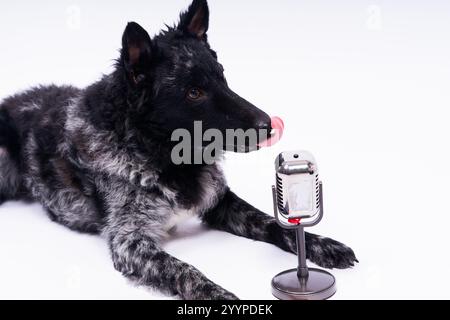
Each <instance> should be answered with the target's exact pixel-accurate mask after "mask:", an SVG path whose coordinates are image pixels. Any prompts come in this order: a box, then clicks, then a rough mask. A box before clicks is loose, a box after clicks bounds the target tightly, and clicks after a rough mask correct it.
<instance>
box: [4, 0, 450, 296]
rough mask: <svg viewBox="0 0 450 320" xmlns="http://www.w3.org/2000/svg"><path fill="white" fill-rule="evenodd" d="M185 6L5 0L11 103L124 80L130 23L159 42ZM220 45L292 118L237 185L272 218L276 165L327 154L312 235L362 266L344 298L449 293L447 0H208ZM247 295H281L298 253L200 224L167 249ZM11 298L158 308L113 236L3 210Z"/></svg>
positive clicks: (243, 80) (263, 99)
mask: <svg viewBox="0 0 450 320" xmlns="http://www.w3.org/2000/svg"><path fill="white" fill-rule="evenodd" d="M188 4H189V1H188V0H177V1H173V0H172V1H162V0H159V1H156V0H155V1H151V0H145V1H137V0H135V1H131V0H129V1H106V0H104V1H96V2H95V3H94V2H93V1H87V0H78V1H77V0H74V1H61V0H59V1H56V0H54V1H50V0H45V1H44V0H42V1H24V0H16V1H13V2H11V1H3V2H2V4H0V25H1V28H0V41H1V43H2V45H1V50H0V70H1V74H0V79H1V81H0V83H1V85H0V97H2V98H4V97H6V96H7V95H10V94H12V93H15V92H17V91H18V90H23V89H26V88H28V87H29V86H30V85H35V84H39V83H44V84H47V83H52V82H53V83H57V84H66V83H70V84H75V85H77V86H80V87H84V86H86V85H88V84H90V83H92V82H93V81H95V80H96V79H98V78H99V77H100V75H101V73H108V72H110V70H111V66H112V64H113V59H115V58H117V56H118V53H117V50H118V49H119V46H120V40H121V35H122V31H123V29H124V27H125V25H126V22H127V21H131V20H135V21H137V22H139V23H141V24H142V25H143V26H144V27H146V28H147V30H148V31H149V32H150V33H151V34H155V33H156V32H158V30H159V29H160V28H161V27H162V26H163V23H169V24H172V23H173V22H175V21H176V20H177V18H178V14H179V11H180V10H181V9H183V8H186V7H187V5H188ZM210 9H211V27H210V32H209V35H210V41H211V44H212V46H213V48H214V49H216V50H217V51H218V53H219V58H220V60H221V62H222V63H223V64H224V66H225V68H226V75H227V77H228V81H229V83H230V85H231V86H232V88H233V89H234V90H235V91H237V92H238V93H239V94H241V95H242V96H244V97H245V98H247V99H248V100H250V101H252V102H253V103H254V104H256V105H257V106H259V107H261V108H262V109H264V110H266V111H267V112H268V113H270V114H272V115H279V116H281V117H283V119H284V120H285V122H286V132H285V138H284V140H283V141H282V142H281V143H280V144H279V145H277V146H276V147H274V148H272V149H267V150H263V151H261V152H259V153H254V154H250V155H229V156H228V161H227V163H226V165H225V169H226V172H227V176H228V179H229V183H230V185H231V186H232V188H233V190H234V191H236V192H237V193H238V194H239V195H241V196H242V197H243V198H245V199H246V200H248V201H249V202H251V203H252V204H254V205H255V206H257V207H259V208H261V209H263V210H265V211H266V212H267V213H271V208H272V202H271V201H272V200H271V192H270V187H271V184H272V183H273V181H272V180H273V170H274V169H273V161H274V159H275V157H276V155H277V154H278V153H279V152H281V151H283V150H291V149H307V150H310V151H311V152H313V154H314V155H315V156H316V158H317V160H318V162H319V166H320V169H321V176H322V179H323V180H324V184H325V202H326V217H325V219H324V221H323V222H322V223H321V224H320V225H319V226H318V227H316V228H315V230H312V231H314V232H317V233H320V234H323V235H326V236H330V237H333V238H335V239H338V240H340V241H342V242H345V243H346V244H348V245H350V246H351V247H352V248H353V249H354V250H355V252H356V254H357V256H358V258H359V260H360V262H361V263H360V264H359V265H358V266H356V267H355V268H354V269H352V270H344V271H333V273H334V274H335V276H336V277H337V281H338V287H339V288H338V293H337V294H336V296H335V297H334V298H335V299H350V298H353V299H369V298H370V299H372V298H374V299H393V298H406V299H409V298H450V295H449V293H448V290H446V289H447V286H448V285H450V275H449V274H448V270H449V267H450V258H449V252H448V244H449V240H450V239H449V235H448V234H449V232H448V223H449V222H450V218H449V214H450V205H449V203H448V199H449V193H448V190H449V188H448V181H449V178H450V168H449V165H448V164H449V161H450V153H449V146H448V142H447V138H448V136H449V133H450V132H449V131H450V130H449V128H448V121H449V112H448V110H449V108H450V93H449V84H450V81H449V80H450V62H449V57H450V44H449V42H450V39H449V31H450V4H449V2H448V1H444V0H442V1H438V0H434V1H418V0H416V1H406V0H403V1H387V0H386V1H382V0H372V1H365V0H358V1H357V0H354V1H350V0H346V1H339V2H336V1H325V0H320V1H318V0H315V1H297V0H282V1H258V0H252V1H249V0H246V1H238V0H236V1H217V0H215V1H214V0H211V1H210ZM166 248H167V250H168V251H169V252H170V253H172V254H174V255H175V256H176V257H178V258H180V259H182V260H185V261H187V262H189V263H192V264H193V265H195V266H197V267H198V268H199V269H200V270H202V271H203V272H204V273H205V274H206V275H208V276H209V277H210V278H211V279H213V280H214V281H216V282H217V283H219V284H221V285H222V286H224V287H226V288H227V289H229V290H231V291H233V292H234V293H236V294H237V295H238V296H239V297H240V298H242V299H272V296H271V293H270V280H271V278H272V277H273V276H274V275H275V274H276V273H278V272H280V271H282V270H285V269H288V268H292V267H295V263H296V258H295V257H294V256H293V255H290V254H288V253H284V252H282V251H281V250H279V249H277V248H275V247H273V246H270V245H268V244H263V243H256V242H253V241H250V240H247V239H241V238H237V237H234V236H231V235H228V234H224V233H220V232H215V231H208V230H206V229H204V228H203V227H201V226H199V224H198V222H197V221H195V220H193V221H189V223H187V225H185V226H183V227H182V228H181V229H180V230H179V231H178V234H177V235H176V236H175V238H174V239H173V240H171V241H170V242H169V243H167V245H166ZM0 298H8V299H9V298H26V299H30V298H31V299H35V298H39V299H48V298H57V299H58V298H59V299H66V298H75V299H84V298H86V299H93V298H106V299H110V298H112V299H116V298H120V299H135V298H137V299H153V298H155V299H157V298H165V297H164V296H163V295H161V294H159V293H157V292H152V291H149V290H147V289H144V288H137V287H135V286H134V285H133V284H132V283H130V282H128V281H127V280H125V279H124V278H123V277H122V276H121V275H120V274H119V273H117V272H116V271H114V268H113V266H112V263H111V260H110V257H109V252H108V248H107V245H106V243H105V242H104V240H103V239H101V238H98V237H93V236H87V235H81V234H77V233H74V232H71V231H69V230H66V229H65V228H63V227H61V226H59V225H56V224H54V223H51V222H50V221H49V220H48V219H47V217H46V216H45V214H44V212H43V210H42V209H41V208H40V206H39V205H37V204H36V205H26V204H22V203H7V204H5V205H3V206H1V207H0Z"/></svg>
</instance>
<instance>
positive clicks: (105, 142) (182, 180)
mask: <svg viewBox="0 0 450 320" xmlns="http://www.w3.org/2000/svg"><path fill="white" fill-rule="evenodd" d="M208 22H209V11H208V6H207V3H206V0H194V2H193V3H192V4H191V6H190V7H189V9H188V10H187V11H186V12H184V13H182V15H181V19H180V23H179V25H178V26H176V27H173V28H172V27H169V28H168V30H166V31H163V32H162V33H160V34H159V35H158V36H156V37H155V38H154V39H150V37H149V35H148V34H147V32H146V31H145V30H144V29H143V28H142V27H140V26H139V25H138V24H136V23H129V24H128V26H127V28H126V30H125V33H124V35H123V48H122V52H121V57H120V58H119V59H118V62H117V65H116V69H115V71H114V72H113V73H112V74H110V75H107V76H105V77H103V78H102V79H101V80H100V81H98V82H97V83H95V84H93V85H92V86H90V87H88V88H87V89H84V90H80V89H76V88H73V87H56V86H47V87H38V88H34V89H32V90H29V91H27V92H25V93H21V94H18V95H15V96H12V97H10V98H8V99H6V100H5V101H4V102H3V103H2V104H1V105H0V201H5V200H10V199H31V200H33V201H38V202H40V203H41V204H42V205H43V206H44V208H45V209H46V211H47V212H48V215H49V216H50V218H51V219H52V220H53V221H56V222H58V223H61V224H63V225H64V226H67V227H68V228H70V229H72V230H76V231H80V232H88V233H93V234H102V235H104V236H105V237H106V238H107V240H108V242H109V246H110V249H111V254H112V259H113V262H114V266H115V267H116V269H117V270H119V271H120V272H122V273H123V274H124V275H125V276H126V277H129V278H131V279H134V280H136V281H137V283H139V284H142V285H145V286H152V287H156V288H159V289H161V290H163V291H164V292H166V293H168V294H173V295H179V297H181V298H183V299H236V296H234V295H233V294H232V293H230V292H228V291H226V290H224V289H223V288H221V287H220V286H218V285H216V284H214V283H213V282H212V281H210V280H209V279H207V278H206V277H205V276H204V275H203V274H202V273H201V272H199V271H198V270H197V269H195V268H194V267H192V266H190V265H188V264H186V263H184V262H181V261H179V260H177V259H175V258H174V257H172V256H170V255H169V254H167V253H166V252H164V250H162V249H161V246H160V243H161V239H163V238H164V237H165V236H166V234H167V231H168V230H169V229H170V228H171V227H172V226H173V224H174V218H176V217H177V216H180V215H186V214H188V215H198V216H199V217H200V218H201V219H202V221H203V222H204V223H205V224H207V225H208V226H210V227H211V228H215V229H218V230H223V231H226V232H230V233H233V234H235V235H238V236H242V237H247V238H250V239H254V240H258V241H265V242H268V243H272V244H274V245H276V246H278V247H280V248H282V249H283V250H286V251H290V252H293V253H295V251H296V246H295V235H294V234H293V233H292V232H291V231H288V230H284V229H282V228H280V227H279V226H278V225H277V223H276V222H275V220H274V219H273V218H272V217H270V216H268V215H266V214H264V213H262V212H260V211H259V210H257V209H255V208H254V207H252V206H250V205H249V204H247V203H246V202H244V201H243V200H241V199H240V198H238V197H237V196H236V195H235V194H234V193H232V192H231V191H230V190H229V188H228V187H227V183H226V181H225V178H224V176H223V174H222V171H221V169H220V166H219V161H218V162H217V163H216V164H213V165H206V164H204V165H179V166H176V165H174V164H172V162H171V158H170V154H171V149H172V147H173V143H172V142H171V141H170V136H171V133H172V131H173V130H174V129H177V128H186V129H188V130H192V127H193V122H194V120H198V121H203V125H204V127H205V129H208V128H218V129H219V130H222V131H224V130H226V129H236V128H243V129H249V128H255V129H259V128H266V129H267V128H270V118H269V117H268V116H267V115H266V114H265V113H264V112H262V111H260V110H259V109H257V108H256V107H254V106H253V105H251V104H250V103H248V102H247V101H245V100H244V99H242V98H240V97H239V96H238V95H236V94H235V93H234V92H232V91H231V90H230V89H229V87H228V85H227V83H226V80H225V78H224V76H223V68H222V66H221V65H220V64H219V63H218V62H217V56H216V54H215V52H214V51H212V50H211V48H210V47H209V45H208V41H207V35H206V32H207V30H208ZM196 88H199V89H196ZM192 90H194V92H192ZM260 138H261V139H265V138H267V137H260ZM306 245H307V256H308V258H309V259H310V260H311V261H313V262H315V263H316V264H318V265H320V266H323V267H327V268H348V267H351V266H353V264H354V262H355V261H357V260H356V258H355V255H354V253H353V251H352V250H351V249H350V248H348V247H346V246H345V245H343V244H341V243H339V242H336V241H334V240H331V239H328V238H323V237H320V236H316V235H313V234H307V238H306Z"/></svg>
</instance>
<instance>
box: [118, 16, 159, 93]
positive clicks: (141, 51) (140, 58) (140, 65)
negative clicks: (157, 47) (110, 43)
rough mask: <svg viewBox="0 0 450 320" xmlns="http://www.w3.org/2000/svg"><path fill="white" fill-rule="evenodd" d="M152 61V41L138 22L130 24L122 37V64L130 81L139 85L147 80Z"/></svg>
mask: <svg viewBox="0 0 450 320" xmlns="http://www.w3.org/2000/svg"><path fill="white" fill-rule="evenodd" d="M151 60H152V41H151V39H150V36H149V35H148V33H147V31H145V30H144V28H142V27H141V26H140V25H139V24H137V23H136V22H130V23H128V25H127V27H126V29H125V32H124V34H123V37H122V62H123V64H124V67H125V69H126V71H127V73H128V76H129V79H130V80H131V81H132V82H134V83H135V84H138V83H139V82H140V81H142V80H143V79H144V78H145V73H146V71H147V70H148V68H149V66H150V63H151Z"/></svg>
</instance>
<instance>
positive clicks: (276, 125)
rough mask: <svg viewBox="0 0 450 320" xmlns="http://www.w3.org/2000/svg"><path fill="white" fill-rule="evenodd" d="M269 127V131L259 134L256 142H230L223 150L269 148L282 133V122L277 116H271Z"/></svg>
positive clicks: (238, 150) (238, 151)
mask: <svg viewBox="0 0 450 320" xmlns="http://www.w3.org/2000/svg"><path fill="white" fill-rule="evenodd" d="M271 128H272V130H271V131H270V132H264V133H262V134H261V135H260V137H262V139H261V141H259V142H257V143H256V144H240V145H238V144H232V145H225V150H227V151H233V152H237V153H249V152H253V151H258V150H260V149H262V148H269V147H272V146H274V145H275V144H277V143H278V142H279V141H280V140H281V138H282V137H283V133H284V122H283V120H282V119H281V118H279V117H273V118H271Z"/></svg>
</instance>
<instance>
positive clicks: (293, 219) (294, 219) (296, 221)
mask: <svg viewBox="0 0 450 320" xmlns="http://www.w3.org/2000/svg"><path fill="white" fill-rule="evenodd" d="M288 222H289V223H291V224H296V225H299V224H300V222H302V219H300V218H291V219H288Z"/></svg>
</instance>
